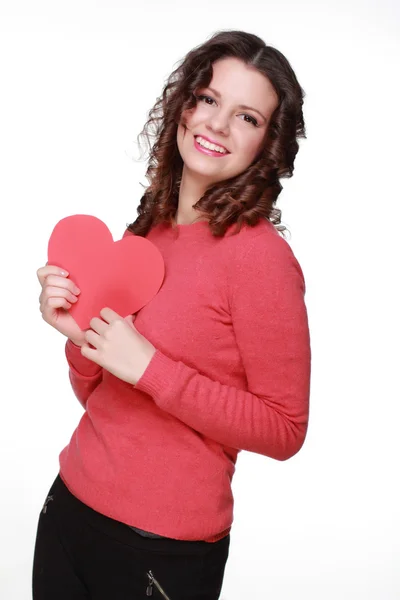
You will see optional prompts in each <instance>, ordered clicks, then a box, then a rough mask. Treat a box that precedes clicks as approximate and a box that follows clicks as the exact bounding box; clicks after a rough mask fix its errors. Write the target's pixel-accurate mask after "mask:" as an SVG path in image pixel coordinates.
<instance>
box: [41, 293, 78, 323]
mask: <svg viewBox="0 0 400 600" xmlns="http://www.w3.org/2000/svg"><path fill="white" fill-rule="evenodd" d="M56 308H65V310H69V309H70V308H71V304H70V303H69V302H68V301H67V300H66V299H65V298H49V299H48V300H47V302H46V304H44V305H43V304H42V305H40V312H41V313H42V315H43V318H46V319H47V318H49V317H50V316H51V313H52V312H53V310H54V309H56Z"/></svg>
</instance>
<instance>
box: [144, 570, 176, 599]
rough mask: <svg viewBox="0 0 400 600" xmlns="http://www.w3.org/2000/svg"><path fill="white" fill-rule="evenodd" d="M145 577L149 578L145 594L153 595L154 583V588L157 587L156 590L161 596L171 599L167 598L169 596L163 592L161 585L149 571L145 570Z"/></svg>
mask: <svg viewBox="0 0 400 600" xmlns="http://www.w3.org/2000/svg"><path fill="white" fill-rule="evenodd" d="M147 577H148V578H149V584H148V586H147V589H146V596H152V595H153V584H154V585H155V586H156V588H157V589H158V591H159V592H160V594H161V595H162V597H163V598H165V600H171V599H170V598H169V596H167V594H166V593H165V592H164V590H163V589H162V587H161V585H160V584H159V583H158V581H157V579H155V577H154V575H153V573H152V572H151V571H148V572H147Z"/></svg>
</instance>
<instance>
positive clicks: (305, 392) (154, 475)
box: [60, 220, 311, 542]
mask: <svg viewBox="0 0 400 600" xmlns="http://www.w3.org/2000/svg"><path fill="white" fill-rule="evenodd" d="M233 231H234V229H233V228H231V229H230V230H229V232H228V233H227V235H226V236H225V237H224V238H214V237H213V236H212V234H211V232H210V230H209V226H208V224H207V223H206V222H202V221H199V222H197V223H194V224H193V225H178V226H177V227H175V228H172V227H171V226H169V225H159V226H156V227H155V228H153V229H152V230H151V231H150V233H149V234H148V236H147V237H148V239H149V240H150V241H152V242H153V243H154V244H155V245H156V246H157V247H158V248H159V250H160V251H161V253H162V255H163V257H164V261H165V268H166V274H165V279H164V283H163V285H162V287H161V290H160V291H159V293H158V294H157V296H156V297H155V298H154V299H153V300H152V301H151V302H150V303H149V304H148V305H147V306H145V307H144V308H143V309H142V310H141V311H139V313H138V314H137V318H136V321H135V326H136V328H137V329H138V331H139V332H140V333H141V334H142V335H144V336H145V337H146V338H147V339H148V340H149V341H150V342H151V343H152V344H153V345H154V346H155V348H156V349H157V351H156V353H155V355H154V357H153V359H152V361H151V363H150V365H149V366H148V368H147V370H146V371H145V373H144V374H143V376H142V378H141V379H140V380H139V381H138V383H137V384H136V386H132V385H129V384H127V383H125V382H123V381H121V380H120V379H118V378H116V377H114V376H113V375H111V374H110V373H109V372H107V371H106V370H102V369H101V368H100V367H98V366H97V365H96V364H95V363H93V362H91V361H89V360H88V359H86V358H84V357H83V356H82V355H81V353H80V349H79V348H78V347H77V346H75V345H74V344H72V342H71V341H68V342H67V344H66V356H67V360H68V363H69V367H70V380H71V383H72V387H73V390H74V392H75V394H76V396H77V398H78V399H79V401H80V402H81V404H82V405H83V407H84V408H85V412H84V414H83V416H82V418H81V420H80V422H79V425H78V427H77V428H76V430H75V432H74V434H73V435H72V438H71V441H70V443H69V444H68V446H67V447H66V448H65V449H64V450H63V451H62V452H61V454H60V474H61V477H62V478H63V480H64V482H65V483H66V485H67V486H68V488H69V489H70V491H71V492H72V493H73V494H74V495H75V496H76V497H78V498H79V499H80V500H81V501H82V502H84V503H85V504H87V505H88V506H90V507H92V508H93V509H94V510H96V511H98V512H100V513H102V514H104V515H107V516H109V517H111V518H113V519H117V520H119V521H122V522H124V523H126V524H128V525H132V526H134V527H139V528H140V529H144V530H146V531H151V532H154V533H157V534H159V535H162V536H166V537H171V538H175V539H180V540H205V541H208V542H214V541H217V540H218V539H220V538H222V537H223V536H225V535H226V534H227V533H228V532H229V530H230V527H231V525H232V521H233V497H232V491H231V480H232V476H233V474H234V471H235V463H236V459H237V455H238V452H239V451H240V450H248V451H250V452H256V453H258V454H263V455H265V456H268V457H270V458H274V459H277V460H286V459H288V458H290V457H291V456H293V455H294V454H295V453H296V452H298V450H299V449H300V448H301V446H302V444H303V442H304V438H305V435H306V430H307V420H308V405H309V391H310V367H311V352H310V339H309V328H308V319H307V310H306V306H305V302H304V293H305V284H304V278H303V274H302V271H301V268H300V266H299V264H298V262H297V260H296V258H295V256H294V254H293V252H292V250H291V248H290V246H289V244H288V243H287V242H286V241H285V240H284V239H283V238H282V237H281V236H280V235H278V233H277V232H276V230H275V228H274V227H273V225H272V224H271V223H270V222H269V221H266V220H263V221H261V222H260V223H259V224H258V225H257V226H256V227H253V228H251V227H247V226H245V227H243V228H242V230H241V232H240V233H239V234H237V235H233ZM132 285H135V282H134V281H133V280H132Z"/></svg>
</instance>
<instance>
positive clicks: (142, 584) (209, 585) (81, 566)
mask: <svg viewBox="0 0 400 600" xmlns="http://www.w3.org/2000/svg"><path fill="white" fill-rule="evenodd" d="M229 542H230V536H229V535H228V536H226V537H224V538H223V539H222V540H219V541H218V542H215V543H208V542H203V541H196V542H193V541H180V540H174V539H170V538H157V539H151V538H145V537H142V536H141V535H139V534H138V533H136V532H135V531H133V530H132V529H130V528H129V527H128V526H127V525H125V524H123V523H120V522H119V521H115V520H113V519H110V518H108V517H105V516H104V515H101V514H100V513H98V512H96V511H94V510H92V509H91V508H89V507H88V506H86V505H85V504H83V503H82V502H80V501H79V500H78V499H77V498H75V496H73V495H72V494H71V493H70V492H69V491H68V489H67V488H66V486H65V485H64V483H63V482H62V480H61V478H60V477H59V476H57V478H56V480H55V481H54V483H53V485H52V487H51V488H50V491H49V495H48V497H47V500H46V503H45V506H44V507H43V509H42V511H41V513H40V517H39V524H38V531H37V538H36V546H35V555H34V561H33V598H34V600H55V599H57V600H84V599H85V600H89V599H90V600H139V599H141V598H143V599H145V598H149V597H151V598H153V599H154V600H162V599H164V600H165V599H168V600H217V599H218V598H219V596H220V592H221V587H222V580H223V576H224V570H225V564H226V561H227V558H228V553H229Z"/></svg>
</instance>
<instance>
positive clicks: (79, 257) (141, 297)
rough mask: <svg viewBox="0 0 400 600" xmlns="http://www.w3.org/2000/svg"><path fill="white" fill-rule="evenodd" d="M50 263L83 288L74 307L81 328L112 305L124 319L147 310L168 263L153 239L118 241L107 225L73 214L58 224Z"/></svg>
mask: <svg viewBox="0 0 400 600" xmlns="http://www.w3.org/2000/svg"><path fill="white" fill-rule="evenodd" d="M48 264H49V265H55V266H57V267H61V268H62V269H65V270H66V271H68V272H69V278H70V279H71V281H73V282H74V283H76V285H77V286H78V287H79V289H80V290H81V293H80V294H79V296H78V301H77V302H76V303H75V304H73V305H72V306H71V308H70V309H69V312H70V314H71V315H72V316H73V317H74V319H75V321H76V322H77V323H78V325H79V326H80V328H81V329H88V328H89V322H90V319H92V318H93V317H95V316H98V315H99V313H100V310H101V309H102V308H104V307H106V306H107V307H109V308H112V309H113V310H115V312H117V313H118V314H119V315H121V316H122V317H127V316H128V315H130V314H133V313H135V312H137V311H138V310H140V309H141V308H143V306H145V305H146V304H147V303H148V302H150V300H151V299H152V298H153V297H154V296H155V295H156V294H157V292H158V290H159V289H160V287H161V284H162V282H163V279H164V261H163V258H162V256H161V253H160V251H159V250H158V248H156V246H155V245H154V244H152V243H151V242H150V241H149V240H147V239H145V238H143V237H140V236H136V235H130V234H128V235H126V236H125V237H123V238H122V240H119V241H117V242H114V240H113V237H112V235H111V233H110V231H109V229H108V227H107V225H105V223H103V221H100V219H97V218H96V217H93V216H91V215H73V216H71V217H66V218H65V219H62V220H61V221H59V222H58V223H57V225H56V226H55V227H54V229H53V232H52V234H51V236H50V240H49V244H48Z"/></svg>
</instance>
